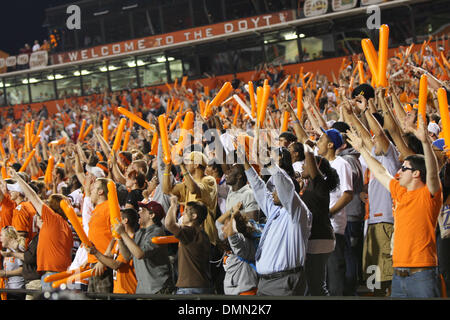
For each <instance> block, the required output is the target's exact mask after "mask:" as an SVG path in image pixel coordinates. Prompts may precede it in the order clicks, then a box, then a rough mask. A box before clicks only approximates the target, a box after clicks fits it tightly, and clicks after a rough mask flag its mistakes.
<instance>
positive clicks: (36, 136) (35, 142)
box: [31, 134, 41, 148]
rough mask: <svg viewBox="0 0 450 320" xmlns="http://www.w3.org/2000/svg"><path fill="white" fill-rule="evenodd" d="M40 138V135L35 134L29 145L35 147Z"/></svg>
mask: <svg viewBox="0 0 450 320" xmlns="http://www.w3.org/2000/svg"><path fill="white" fill-rule="evenodd" d="M40 140H41V136H40V135H38V134H37V135H35V136H34V138H33V141H32V142H31V147H32V148H34V147H36V145H37V144H38V143H39V141H40Z"/></svg>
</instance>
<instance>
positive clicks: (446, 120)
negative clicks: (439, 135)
mask: <svg viewBox="0 0 450 320" xmlns="http://www.w3.org/2000/svg"><path fill="white" fill-rule="evenodd" d="M437 96H438V103H439V111H440V113H441V122H442V131H443V134H444V142H445V145H446V146H450V115H449V112H448V100H447V92H446V91H445V89H444V88H439V89H438V92H437ZM447 156H450V152H448V153H447Z"/></svg>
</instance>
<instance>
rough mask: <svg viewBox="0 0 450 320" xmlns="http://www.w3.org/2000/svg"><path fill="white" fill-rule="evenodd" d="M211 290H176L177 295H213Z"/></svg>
mask: <svg viewBox="0 0 450 320" xmlns="http://www.w3.org/2000/svg"><path fill="white" fill-rule="evenodd" d="M213 293H214V289H212V288H178V290H177V294H213Z"/></svg>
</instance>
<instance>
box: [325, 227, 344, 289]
mask: <svg viewBox="0 0 450 320" xmlns="http://www.w3.org/2000/svg"><path fill="white" fill-rule="evenodd" d="M334 235H335V237H336V246H335V247H334V251H333V252H332V253H331V254H330V256H329V257H328V261H327V285H328V291H329V293H330V296H343V295H344V285H345V272H346V266H345V256H344V253H345V237H344V236H343V235H342V234H338V233H335V234H334Z"/></svg>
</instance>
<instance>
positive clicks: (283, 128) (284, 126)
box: [281, 111, 289, 132]
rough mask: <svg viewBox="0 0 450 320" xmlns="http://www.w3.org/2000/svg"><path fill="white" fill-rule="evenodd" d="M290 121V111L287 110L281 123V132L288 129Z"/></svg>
mask: <svg viewBox="0 0 450 320" xmlns="http://www.w3.org/2000/svg"><path fill="white" fill-rule="evenodd" d="M288 122H289V112H287V111H285V112H284V113H283V124H282V125H281V132H285V131H287V129H288Z"/></svg>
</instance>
